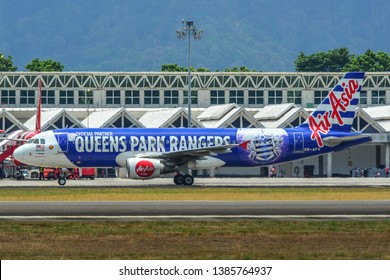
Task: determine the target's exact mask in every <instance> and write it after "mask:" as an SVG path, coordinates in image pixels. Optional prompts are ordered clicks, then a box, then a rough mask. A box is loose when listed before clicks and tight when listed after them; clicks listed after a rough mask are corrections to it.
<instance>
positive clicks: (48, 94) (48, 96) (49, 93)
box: [42, 90, 55, 104]
mask: <svg viewBox="0 0 390 280" xmlns="http://www.w3.org/2000/svg"><path fill="white" fill-rule="evenodd" d="M42 104H55V94H54V90H42Z"/></svg>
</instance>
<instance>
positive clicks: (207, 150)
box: [139, 144, 241, 159]
mask: <svg viewBox="0 0 390 280" xmlns="http://www.w3.org/2000/svg"><path fill="white" fill-rule="evenodd" d="M238 146H241V144H227V145H219V146H212V147H202V148H197V149H189V150H181V151H174V152H162V153H152V154H148V155H145V154H142V155H139V156H140V157H141V156H142V157H148V158H170V159H175V158H176V159H183V158H187V159H188V158H189V159H193V158H200V157H204V156H216V155H218V154H227V153H231V150H230V149H231V148H235V147H238Z"/></svg>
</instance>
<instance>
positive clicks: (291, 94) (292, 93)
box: [287, 90, 302, 105]
mask: <svg viewBox="0 0 390 280" xmlns="http://www.w3.org/2000/svg"><path fill="white" fill-rule="evenodd" d="M287 102H288V103H294V104H296V105H301V104H302V91H300V90H288V91H287Z"/></svg>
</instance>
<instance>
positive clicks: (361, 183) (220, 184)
mask: <svg viewBox="0 0 390 280" xmlns="http://www.w3.org/2000/svg"><path fill="white" fill-rule="evenodd" d="M262 187H283V188H288V187H342V188H344V187H390V178H384V177H382V178H351V177H348V178H267V177H266V178H263V177H239V178H238V177H224V178H210V177H207V178H206V177H197V178H195V183H194V185H192V186H183V185H180V186H176V185H175V184H174V183H173V179H172V178H157V179H151V180H144V181H142V180H131V179H123V178H105V179H101V178H98V179H95V180H68V181H67V183H66V185H65V186H59V185H58V183H57V181H55V180H50V181H48V180H44V181H40V180H34V179H30V180H21V181H17V180H11V179H4V180H0V189H1V188H34V189H36V188H262Z"/></svg>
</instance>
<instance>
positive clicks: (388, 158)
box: [385, 143, 390, 167]
mask: <svg viewBox="0 0 390 280" xmlns="http://www.w3.org/2000/svg"><path fill="white" fill-rule="evenodd" d="M385 165H386V166H385V167H390V143H386V149H385Z"/></svg>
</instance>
